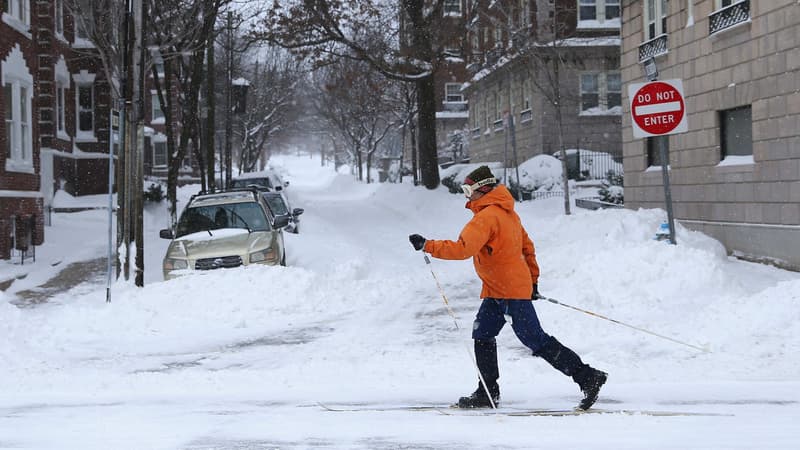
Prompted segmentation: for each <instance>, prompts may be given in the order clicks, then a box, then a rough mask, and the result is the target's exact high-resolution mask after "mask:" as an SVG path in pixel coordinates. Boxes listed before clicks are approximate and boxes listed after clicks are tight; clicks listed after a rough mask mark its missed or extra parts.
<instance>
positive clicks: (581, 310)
mask: <svg viewBox="0 0 800 450" xmlns="http://www.w3.org/2000/svg"><path fill="white" fill-rule="evenodd" d="M538 299H539V300H547V301H548V302H550V303H555V304H556V305H561V306H564V307H566V308H571V309H574V310H575V311H580V312H582V313H585V314H589V315H590V316H594V317H598V318H600V319H604V320H608V321H609V322H614V323H616V324H618V325H622V326H624V327H628V328H633V329H634V330H637V331H641V332H643V333H647V334H651V335H653V336H656V337H660V338H661V339H666V340H668V341H671V342H674V343H676V344H681V345H685V346H687V347H691V348H693V349H695V350H700V351H701V352H704V353H711V350H709V349H707V348H703V347H698V346H696V345H692V344H687V343H686V342H681V341H679V340H677V339H673V338H671V337H668V336H663V335H660V334H658V333H653V332H652V331H649V330H645V329H644V328H639V327H635V326H633V325H628V324H627V323H623V322H620V321H619V320H614V319H610V318H608V317H606V316H601V315H600V314H597V313H593V312H591V311H587V310H585V309H581V308H577V307H575V306H571V305H567V304H566V303H561V302H559V301H558V300H556V299H554V298H549V297H542V296H539V298H538Z"/></svg>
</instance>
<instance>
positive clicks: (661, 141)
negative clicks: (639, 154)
mask: <svg viewBox="0 0 800 450" xmlns="http://www.w3.org/2000/svg"><path fill="white" fill-rule="evenodd" d="M661 146H663V147H664V150H666V155H667V158H666V160H667V166H669V136H653V137H649V138H647V165H648V166H650V167H660V166H661V165H662V161H661Z"/></svg>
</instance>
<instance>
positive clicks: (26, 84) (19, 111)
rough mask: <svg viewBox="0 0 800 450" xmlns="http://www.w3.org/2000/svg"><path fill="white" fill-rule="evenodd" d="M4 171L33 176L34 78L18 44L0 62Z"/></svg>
mask: <svg viewBox="0 0 800 450" xmlns="http://www.w3.org/2000/svg"><path fill="white" fill-rule="evenodd" d="M2 76H3V111H4V113H5V132H6V133H5V134H6V136H5V154H6V166H5V169H6V171H10V172H26V173H33V170H34V169H33V136H32V132H31V124H32V111H31V108H32V105H33V76H31V74H30V72H29V71H28V68H27V65H26V63H25V58H24V57H23V56H22V51H21V50H20V47H19V45H15V46H14V47H13V48H12V49H11V52H10V53H9V54H8V57H6V59H5V60H3V62H2Z"/></svg>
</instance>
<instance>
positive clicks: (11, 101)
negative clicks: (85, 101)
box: [0, 1, 44, 258]
mask: <svg viewBox="0 0 800 450" xmlns="http://www.w3.org/2000/svg"><path fill="white" fill-rule="evenodd" d="M38 21H39V17H38V15H37V14H35V13H34V12H33V11H32V10H31V4H30V2H29V1H15V2H4V10H3V14H2V19H0V76H1V77H2V87H3V89H2V91H0V101H2V103H3V108H2V115H3V121H4V123H5V126H4V127H2V130H0V141H2V148H3V151H2V152H1V153H0V258H8V257H10V255H11V254H12V252H13V251H22V250H28V249H29V248H30V246H31V245H39V244H41V243H42V242H43V240H44V217H43V214H42V212H43V207H44V202H43V196H42V193H41V192H40V179H39V174H40V160H39V158H40V155H41V146H40V142H39V139H38V137H39V132H40V131H39V128H40V123H39V120H38V119H39V115H40V111H39V105H38V101H37V99H38V96H37V95H36V93H35V90H36V89H37V88H38V77H39V53H40V49H39V47H38V45H37V42H36V40H35V30H36V29H37V28H38V25H39V22H38Z"/></svg>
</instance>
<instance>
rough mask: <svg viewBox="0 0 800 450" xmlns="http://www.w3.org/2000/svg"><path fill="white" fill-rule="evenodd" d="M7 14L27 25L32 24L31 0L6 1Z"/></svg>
mask: <svg viewBox="0 0 800 450" xmlns="http://www.w3.org/2000/svg"><path fill="white" fill-rule="evenodd" d="M5 13H6V14H8V15H9V16H11V17H13V18H14V19H16V20H18V21H19V22H22V23H23V24H25V25H30V24H31V5H30V0H6V9H5Z"/></svg>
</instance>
